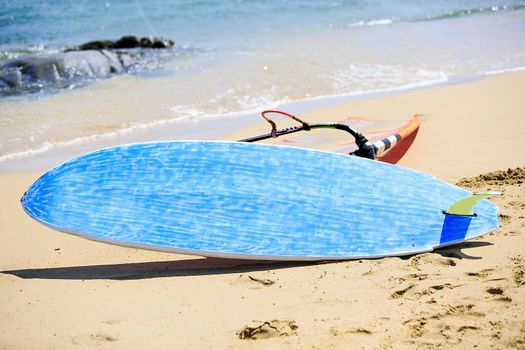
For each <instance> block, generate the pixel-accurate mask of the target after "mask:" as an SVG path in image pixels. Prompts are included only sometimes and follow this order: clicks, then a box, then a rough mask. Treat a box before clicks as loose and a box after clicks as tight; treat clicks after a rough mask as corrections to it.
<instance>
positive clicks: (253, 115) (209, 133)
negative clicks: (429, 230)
mask: <svg viewBox="0 0 525 350" xmlns="http://www.w3.org/2000/svg"><path fill="white" fill-rule="evenodd" d="M524 72H525V68H522V67H520V68H516V69H511V70H510V71H504V72H498V73H495V74H486V75H479V76H474V77H462V78H460V77H456V78H453V79H447V80H446V81H443V82H437V83H430V84H428V85H427V84H423V85H422V86H416V87H398V88H391V89H386V90H380V91H370V92H364V93H354V94H343V95H332V96H319V97H313V98H309V99H304V100H298V101H287V102H282V103H276V104H275V106H273V107H271V108H270V107H268V108H266V109H281V110H284V111H289V112H291V113H294V114H297V115H304V114H306V115H312V111H317V110H323V109H330V108H331V107H333V106H347V105H352V104H355V103H361V102H364V103H367V102H373V101H375V100H378V99H384V98H389V97H394V98H395V97H396V96H403V95H407V94H413V93H417V92H419V91H428V90H433V89H443V88H445V89H446V88H447V87H452V86H458V85H459V86H461V85H466V84H467V85H468V84H473V83H476V82H480V81H483V80H486V79H492V78H498V77H504V76H509V75H513V74H521V73H524ZM263 109H265V108H263ZM263 109H261V111H262V110H263ZM347 109H348V108H347ZM261 111H245V112H236V113H231V114H229V115H211V116H203V117H202V118H198V119H194V120H191V119H186V118H184V119H173V120H165V121H158V122H154V123H153V124H152V125H144V126H140V125H139V126H136V127H133V128H132V129H129V130H116V131H113V132H111V134H109V135H105V134H100V135H92V136H87V137H82V138H81V139H73V140H70V141H63V142H61V144H59V145H49V146H48V147H49V148H48V149H42V148H37V149H35V150H28V151H23V152H30V153H31V154H30V155H22V156H16V154H14V156H13V158H12V159H6V160H3V161H0V174H5V173H16V172H24V171H36V172H40V171H45V170H46V169H49V168H52V167H54V166H57V165H59V164H61V163H63V162H65V161H67V160H68V159H71V158H74V157H76V156H79V155H82V154H85V153H89V152H92V151H95V150H97V149H101V148H107V147H114V146H117V145H122V144H129V143H142V142H152V141H165V140H212V139H218V140H225V139H227V140H235V139H236V138H238V139H240V138H243V137H246V136H247V135H246V134H243V131H242V130H244V129H247V130H257V131H253V132H257V133H262V132H267V130H266V129H263V128H261V127H258V128H255V129H254V128H253V125H259V124H260V121H261V120H260V112H261ZM345 113H346V111H345ZM416 113H419V112H417V111H416V112H414V113H412V115H413V114H416ZM345 116H348V114H345ZM410 116H411V115H410V114H407V115H404V116H398V117H397V119H398V121H402V120H404V119H407V118H409V117H410ZM330 118H331V117H327V118H325V119H324V120H318V119H316V121H323V122H336V121H338V120H341V119H343V117H342V116H341V113H339V114H338V115H337V116H334V117H332V119H330ZM378 118H379V119H382V118H386V119H388V118H389V116H388V113H387V114H385V115H381V116H378ZM168 128H169V129H168ZM239 130H241V131H239ZM248 136H249V135H248ZM43 147H45V146H43Z"/></svg>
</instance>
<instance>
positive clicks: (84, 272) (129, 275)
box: [1, 258, 315, 280]
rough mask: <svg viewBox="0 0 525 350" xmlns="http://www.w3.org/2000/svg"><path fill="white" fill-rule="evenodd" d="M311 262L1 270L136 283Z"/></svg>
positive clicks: (202, 262) (27, 275)
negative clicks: (138, 280) (134, 281)
mask: <svg viewBox="0 0 525 350" xmlns="http://www.w3.org/2000/svg"><path fill="white" fill-rule="evenodd" d="M312 264H315V263H312V262H275V261H259V260H235V259H219V258H200V259H184V260H173V261H155V262H143V263H127V264H112V265H92V266H71V267H53V268H40V269H22V270H11V271H1V273H5V274H9V275H14V276H17V277H20V278H24V279H33V278H41V279H60V280H97V279H111V280H137V279H148V278H159V277H178V276H202V275H219V274H226V273H242V272H253V271H264V270H276V269H284V268H289V267H296V266H305V265H312Z"/></svg>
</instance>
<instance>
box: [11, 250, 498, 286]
mask: <svg viewBox="0 0 525 350" xmlns="http://www.w3.org/2000/svg"><path fill="white" fill-rule="evenodd" d="M491 245H492V243H489V242H464V243H460V244H456V245H453V246H450V247H445V248H440V249H436V250H435V251H433V252H432V253H433V254H439V255H441V256H443V257H447V258H456V259H470V260H477V259H482V257H481V256H473V255H468V254H466V253H464V252H463V250H465V249H471V248H478V247H486V246H491ZM413 256H415V255H407V256H403V257H400V258H401V259H403V260H407V259H410V258H411V257H413ZM373 260H376V259H373ZM336 262H337V261H319V262H311V261H306V262H289V261H284V262H283V261H280V262H275V261H264V260H238V259H220V258H196V259H195V258H193V259H184V260H173V261H155V262H143V263H127V264H112V265H93V266H71V267H53V268H40V269H22V270H11V271H1V273H5V274H9V275H13V276H17V277H20V278H24V279H33V278H40V279H60V280H98V279H111V280H137V279H148V278H160V277H178V276H203V275H219V274H227V273H243V272H255V271H265V270H278V269H286V268H291V267H299V266H308V265H318V264H326V263H336Z"/></svg>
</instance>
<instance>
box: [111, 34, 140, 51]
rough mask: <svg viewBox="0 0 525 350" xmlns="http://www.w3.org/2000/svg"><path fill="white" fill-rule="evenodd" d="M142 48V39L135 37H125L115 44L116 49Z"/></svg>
mask: <svg viewBox="0 0 525 350" xmlns="http://www.w3.org/2000/svg"><path fill="white" fill-rule="evenodd" d="M136 47H140V39H139V38H137V37H136V36H134V35H127V36H123V37H122V38H120V39H118V40H117V41H116V42H115V46H113V48H115V49H133V48H136Z"/></svg>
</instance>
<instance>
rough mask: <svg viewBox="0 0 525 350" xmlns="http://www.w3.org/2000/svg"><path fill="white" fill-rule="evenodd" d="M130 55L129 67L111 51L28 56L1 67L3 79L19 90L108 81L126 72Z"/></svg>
mask: <svg viewBox="0 0 525 350" xmlns="http://www.w3.org/2000/svg"><path fill="white" fill-rule="evenodd" d="M128 56H129V55H128ZM128 56H126V57H125V60H126V64H122V61H121V60H120V57H119V55H118V54H116V53H115V52H111V51H108V50H87V51H68V52H60V53H55V54H48V55H40V56H28V57H24V58H20V59H16V60H13V61H10V62H8V63H6V64H4V65H2V66H0V80H1V81H3V82H4V84H6V85H8V86H9V87H11V88H18V87H29V86H31V85H34V84H53V83H57V82H59V81H64V80H71V79H74V78H83V77H89V78H105V77H108V76H109V75H111V74H112V73H120V72H122V71H124V69H125V68H126V67H127V66H128V65H129V64H130V63H131V59H130V57H128Z"/></svg>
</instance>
